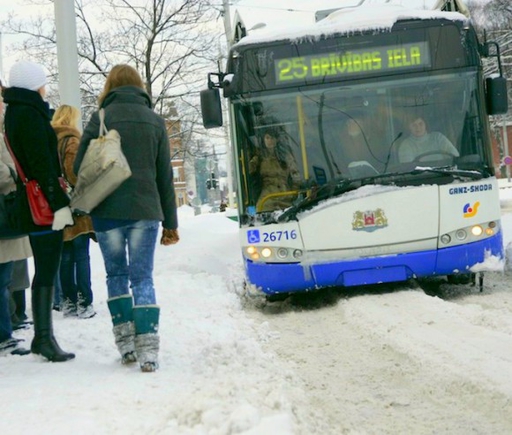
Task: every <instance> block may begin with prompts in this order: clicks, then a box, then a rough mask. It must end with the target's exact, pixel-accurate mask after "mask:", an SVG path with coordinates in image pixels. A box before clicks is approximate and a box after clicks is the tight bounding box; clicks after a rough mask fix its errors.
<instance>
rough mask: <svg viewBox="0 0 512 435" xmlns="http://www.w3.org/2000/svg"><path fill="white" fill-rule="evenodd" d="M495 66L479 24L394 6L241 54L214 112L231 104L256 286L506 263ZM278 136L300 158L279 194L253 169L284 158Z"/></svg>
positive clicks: (267, 41)
mask: <svg viewBox="0 0 512 435" xmlns="http://www.w3.org/2000/svg"><path fill="white" fill-rule="evenodd" d="M361 3H363V2H361ZM386 3H387V2H386ZM451 3H452V4H453V2H451ZM455 4H460V2H455ZM486 56H494V57H496V58H497V61H498V62H500V59H499V50H498V49H497V47H496V46H495V44H493V43H486V42H485V43H481V42H479V40H478V38H477V34H476V32H475V30H474V28H473V27H472V25H471V22H470V20H469V19H468V18H467V16H466V15H464V14H462V13H460V12H457V11H451V12H447V11H441V10H435V11H425V10H410V9H406V8H404V7H402V6H397V5H391V4H382V5H375V4H372V5H371V7H369V6H365V5H364V4H361V5H360V6H359V7H354V8H344V9H343V8H342V9H340V10H337V11H335V12H332V13H331V14H329V15H328V16H327V17H326V18H324V19H322V20H320V21H318V22H317V23H316V24H315V25H314V26H311V27H308V28H293V29H290V30H289V31H284V30H280V31H278V32H276V33H272V32H271V31H270V32H267V33H266V34H265V33H262V32H258V33H257V34H256V33H255V34H253V35H248V36H246V37H244V38H242V39H240V40H239V41H238V42H237V43H236V44H235V45H234V46H233V47H232V48H231V49H230V52H229V56H228V62H227V67H226V71H224V72H219V73H212V74H210V75H209V80H208V82H209V89H207V90H205V91H202V94H201V105H202V111H203V122H204V125H205V127H207V128H212V127H217V126H220V125H222V114H221V104H220V89H222V92H223V96H224V97H225V98H227V99H228V101H229V116H230V127H231V139H232V146H233V150H234V167H235V172H236V178H237V180H238V185H237V201H238V212H239V216H238V217H239V225H240V244H241V248H242V252H243V257H244V261H245V268H246V276H247V281H248V284H249V285H251V287H252V288H256V289H258V290H259V291H261V292H263V293H264V294H265V295H279V294H288V293H293V292H303V291H311V290H315V289H320V288H325V287H331V286H345V287H349V286H358V285H367V284H377V283H386V282H397V281H405V280H408V279H411V278H426V277H435V276H441V277H444V276H446V277H447V278H448V280H449V281H450V282H459V281H460V282H462V281H467V280H468V278H470V277H474V272H475V271H477V270H478V271H482V270H485V269H486V266H485V265H486V262H487V261H488V259H489V258H491V259H493V260H494V259H498V260H501V259H502V258H503V255H504V254H503V242H502V230H501V224H500V203H499V192H498V184H497V179H496V176H495V169H494V167H493V159H492V151H491V140H490V130H489V121H488V115H490V114H499V113H505V112H506V111H507V109H508V106H507V98H506V80H505V79H504V77H502V76H501V75H499V76H496V77H484V74H483V69H482V58H483V57H486ZM500 70H501V68H500ZM414 123H416V124H420V125H419V127H418V128H419V129H423V130H425V129H426V130H427V135H428V137H429V138H430V140H431V142H429V143H427V142H426V140H425V141H423V139H421V138H418V137H415V132H414V128H415V127H414ZM421 124H423V125H421ZM269 129H270V130H272V132H273V135H274V136H277V139H274V140H277V141H278V143H279V144H280V145H279V147H280V150H281V153H282V154H283V153H286V154H287V155H288V157H287V159H288V160H286V159H284V158H281V162H280V163H279V165H280V166H281V167H282V168H283V169H286V170H289V169H290V167H291V166H294V168H295V169H294V173H293V174H292V173H290V172H289V173H288V174H287V175H286V177H287V178H285V179H284V181H283V179H282V178H281V180H280V182H279V183H277V184H279V186H278V188H277V187H276V186H275V185H274V186H273V189H270V190H269V189H266V187H265V186H264V183H265V182H266V181H265V174H263V175H262V174H261V173H258V172H257V171H255V170H254V169H255V168H254V164H253V163H251V162H255V161H256V162H258V161H259V162H261V161H263V160H264V159H265V158H267V157H268V154H265V153H266V151H265V140H264V136H265V134H267V132H268V131H270V130H269ZM425 137H426V136H425ZM255 156H256V158H255ZM265 156H267V157H265ZM258 159H259V160H258ZM290 159H291V160H290ZM290 161H291V162H292V163H290ZM292 172H293V171H292ZM297 174H298V181H297ZM292 175H294V176H295V179H294V180H292V178H293V177H292ZM268 178H269V177H268V174H267V181H268ZM270 178H271V177H270ZM268 192H270V193H268Z"/></svg>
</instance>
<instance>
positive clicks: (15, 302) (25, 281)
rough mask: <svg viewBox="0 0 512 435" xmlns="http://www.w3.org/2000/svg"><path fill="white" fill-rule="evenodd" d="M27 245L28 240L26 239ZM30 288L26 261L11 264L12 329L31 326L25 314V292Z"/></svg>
mask: <svg viewBox="0 0 512 435" xmlns="http://www.w3.org/2000/svg"><path fill="white" fill-rule="evenodd" d="M27 243H28V238H27ZM29 287H30V277H29V273H28V261H27V259H21V260H17V261H15V262H14V263H13V268H12V275H11V283H10V284H9V292H10V293H11V322H12V327H13V329H21V328H26V327H28V326H29V325H31V324H32V321H30V320H29V318H28V316H27V314H26V312H25V311H26V308H27V306H26V298H25V290H26V289H27V288H29Z"/></svg>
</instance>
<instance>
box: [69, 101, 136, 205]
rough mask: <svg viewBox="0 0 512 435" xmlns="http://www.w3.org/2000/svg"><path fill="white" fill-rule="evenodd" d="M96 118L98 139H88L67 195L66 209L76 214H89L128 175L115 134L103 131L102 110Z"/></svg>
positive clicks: (124, 158)
mask: <svg viewBox="0 0 512 435" xmlns="http://www.w3.org/2000/svg"><path fill="white" fill-rule="evenodd" d="M99 116H100V131H99V137H98V138H97V139H92V140H91V142H90V144H89V147H88V148H87V151H86V153H85V155H84V159H83V160H82V163H81V165H80V169H79V171H78V174H77V180H76V184H75V188H74V190H73V192H72V194H71V204H70V207H71V209H72V210H73V211H74V212H77V213H90V212H91V210H93V209H94V208H95V207H96V206H97V205H98V204H100V203H101V202H102V201H103V200H104V199H105V198H106V197H107V196H109V195H110V194H111V193H112V192H113V191H114V190H116V189H117V188H118V187H119V186H120V185H121V184H122V183H123V181H125V180H126V179H128V178H129V177H130V176H131V175H132V171H131V170H130V165H129V164H128V161H127V160H126V157H125V156H124V154H123V150H122V149H121V137H120V136H119V133H118V132H117V131H116V130H110V131H108V130H107V128H106V127H105V112H104V110H103V109H100V111H99Z"/></svg>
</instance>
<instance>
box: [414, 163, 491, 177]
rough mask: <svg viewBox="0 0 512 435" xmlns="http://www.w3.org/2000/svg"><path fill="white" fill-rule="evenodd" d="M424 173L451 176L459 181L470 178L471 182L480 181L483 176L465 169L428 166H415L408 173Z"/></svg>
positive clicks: (480, 173) (479, 172)
mask: <svg viewBox="0 0 512 435" xmlns="http://www.w3.org/2000/svg"><path fill="white" fill-rule="evenodd" d="M424 172H433V173H436V174H443V175H452V176H453V177H456V178H458V179H460V180H464V179H467V178H470V179H472V180H481V179H482V178H484V174H483V173H482V172H481V171H476V170H474V171H471V170H466V169H457V168H454V167H453V166H442V167H430V166H425V167H423V166H416V168H414V169H413V170H412V171H411V172H410V173H411V174H412V175H416V174H422V173H424Z"/></svg>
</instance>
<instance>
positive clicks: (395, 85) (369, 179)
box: [233, 70, 491, 215]
mask: <svg viewBox="0 0 512 435" xmlns="http://www.w3.org/2000/svg"><path fill="white" fill-rule="evenodd" d="M477 83H478V81H477V72H476V71H474V70H471V71H468V70H465V71H464V72H461V71H458V72H456V73H450V74H437V75H433V74H432V75H428V76H425V75H422V76H416V77H404V76H403V75H402V76H400V77H399V78H396V77H394V78H393V79H392V80H382V81H380V82H379V83H376V82H375V81H373V82H371V83H369V82H361V81H358V82H357V83H356V82H355V81H351V82H350V83H347V82H340V83H331V84H329V85H324V86H317V87H314V88H311V89H307V90H301V89H300V88H299V90H294V91H288V92H286V93H276V92H275V91H274V92H272V93H269V94H268V95H265V96H263V95H262V94H261V95H260V96H258V97H257V98H255V97H251V98H243V97H239V98H237V99H234V100H233V114H234V119H235V125H236V133H235V134H236V142H237V143H238V146H237V153H238V159H239V163H240V180H241V185H240V189H241V191H240V192H239V194H240V200H241V201H240V205H241V207H242V210H241V211H242V213H244V214H248V215H254V214H258V213H262V212H273V211H276V210H284V209H286V208H288V207H290V206H292V205H293V204H294V203H296V202H297V201H299V200H300V199H301V198H303V195H304V192H305V191H309V192H310V189H311V188H312V187H315V186H316V187H321V186H322V185H328V184H329V183H332V182H334V181H336V180H341V179H342V180H344V181H348V182H350V181H351V180H362V179H364V180H366V183H376V184H382V183H385V182H386V181H385V180H386V174H390V175H392V174H410V175H411V176H410V177H409V178H405V179H406V180H407V181H405V182H404V181H403V180H404V177H402V178H401V180H402V183H406V184H407V183H415V182H416V183H418V181H417V180H416V181H415V177H416V175H415V174H417V172H414V171H413V170H414V169H415V168H418V167H423V168H425V167H428V168H445V169H446V168H452V169H454V170H455V169H460V170H467V171H476V172H478V173H481V174H482V175H481V176H484V177H485V176H489V175H491V174H490V173H489V172H488V171H489V170H490V169H489V168H490V166H491V165H490V156H489V155H488V152H487V151H486V147H485V146H484V145H485V144H484V143H483V139H482V138H484V137H485V134H483V133H482V129H484V126H483V125H481V121H480V120H481V114H480V113H479V110H480V109H479V107H481V105H482V104H483V102H482V101H478V95H480V94H479V93H478V92H477ZM432 172H435V171H432ZM438 174H439V177H438V179H436V178H435V177H431V179H432V180H433V181H432V182H433V183H443V182H445V183H446V182H447V181H446V176H442V175H441V174H445V173H444V172H443V173H442V172H441V171H438ZM429 182H431V181H429Z"/></svg>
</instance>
